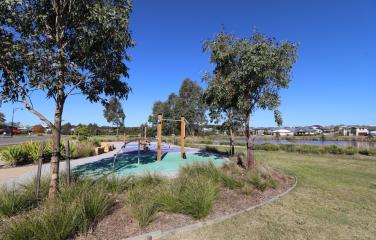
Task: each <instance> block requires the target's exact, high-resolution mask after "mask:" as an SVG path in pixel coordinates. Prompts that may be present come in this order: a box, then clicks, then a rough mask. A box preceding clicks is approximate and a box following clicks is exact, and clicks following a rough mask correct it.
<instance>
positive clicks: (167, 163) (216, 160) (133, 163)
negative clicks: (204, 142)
mask: <svg viewBox="0 0 376 240" xmlns="http://www.w3.org/2000/svg"><path fill="white" fill-rule="evenodd" d="M138 161H139V159H138V154H122V155H119V156H118V157H117V159H116V161H115V165H113V163H114V161H113V158H107V159H102V160H100V161H97V162H92V163H87V164H84V165H80V166H77V167H75V168H74V169H73V173H74V174H77V175H80V176H98V177H99V176H103V175H107V174H111V173H115V174H116V175H117V176H126V175H133V174H143V173H145V172H150V173H156V174H168V175H171V174H175V173H177V172H178V171H179V168H181V167H182V166H185V165H188V164H195V163H208V162H212V163H213V164H214V165H215V166H221V165H222V164H223V163H224V162H225V161H226V159H225V158H224V157H223V156H221V155H217V154H213V153H208V152H202V151H199V152H188V153H186V158H184V159H181V157H180V153H179V152H167V153H164V154H163V156H162V160H160V161H157V160H156V154H155V153H154V152H142V153H141V154H140V161H139V164H138Z"/></svg>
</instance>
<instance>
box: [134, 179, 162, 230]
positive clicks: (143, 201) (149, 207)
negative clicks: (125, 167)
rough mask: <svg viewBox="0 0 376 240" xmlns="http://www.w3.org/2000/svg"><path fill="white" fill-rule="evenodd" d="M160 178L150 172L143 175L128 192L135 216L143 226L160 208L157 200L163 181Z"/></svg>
mask: <svg viewBox="0 0 376 240" xmlns="http://www.w3.org/2000/svg"><path fill="white" fill-rule="evenodd" d="M159 180H160V179H159V178H158V177H154V176H152V175H150V174H148V175H147V176H145V177H141V179H139V180H138V181H137V183H136V184H135V185H134V186H132V187H131V188H130V190H129V192H128V198H127V201H128V203H129V204H130V206H131V208H132V213H133V216H134V218H135V219H136V220H137V221H138V224H139V225H140V226H141V227H144V226H147V225H148V224H149V223H150V222H151V221H152V220H153V218H154V216H155V214H156V213H157V212H158V211H159V209H160V207H159V204H158V203H157V201H156V199H157V198H158V196H159V193H160V192H159V190H158V189H157V187H158V185H159V184H161V183H162V181H159ZM149 183H150V184H149Z"/></svg>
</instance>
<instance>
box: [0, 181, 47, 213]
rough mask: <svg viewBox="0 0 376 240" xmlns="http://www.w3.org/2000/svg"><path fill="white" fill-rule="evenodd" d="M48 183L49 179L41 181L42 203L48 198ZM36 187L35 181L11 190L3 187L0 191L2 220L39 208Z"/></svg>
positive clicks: (40, 196)
mask: <svg viewBox="0 0 376 240" xmlns="http://www.w3.org/2000/svg"><path fill="white" fill-rule="evenodd" d="M48 183H49V180H48V178H42V179H41V186H40V195H39V198H40V199H41V200H42V201H43V200H44V198H45V197H46V196H47V193H48ZM35 186H36V183H35V181H31V182H30V183H27V184H23V185H19V186H14V187H11V188H9V187H4V186H3V187H2V188H1V189H0V218H2V217H11V216H13V215H16V214H19V213H22V212H24V211H28V210H30V209H32V208H35V207H37V206H38V199H37V197H36V193H35Z"/></svg>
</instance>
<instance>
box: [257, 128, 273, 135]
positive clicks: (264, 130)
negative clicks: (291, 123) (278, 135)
mask: <svg viewBox="0 0 376 240" xmlns="http://www.w3.org/2000/svg"><path fill="white" fill-rule="evenodd" d="M252 134H253V135H257V136H264V135H271V134H272V131H271V130H270V129H269V128H253V129H252Z"/></svg>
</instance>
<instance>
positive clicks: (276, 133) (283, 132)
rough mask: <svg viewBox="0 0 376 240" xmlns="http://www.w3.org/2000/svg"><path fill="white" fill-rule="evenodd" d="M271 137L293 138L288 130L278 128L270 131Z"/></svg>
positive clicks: (292, 134)
mask: <svg viewBox="0 0 376 240" xmlns="http://www.w3.org/2000/svg"><path fill="white" fill-rule="evenodd" d="M272 135H273V136H294V132H293V131H291V130H288V129H284V128H280V129H277V130H274V131H272Z"/></svg>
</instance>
